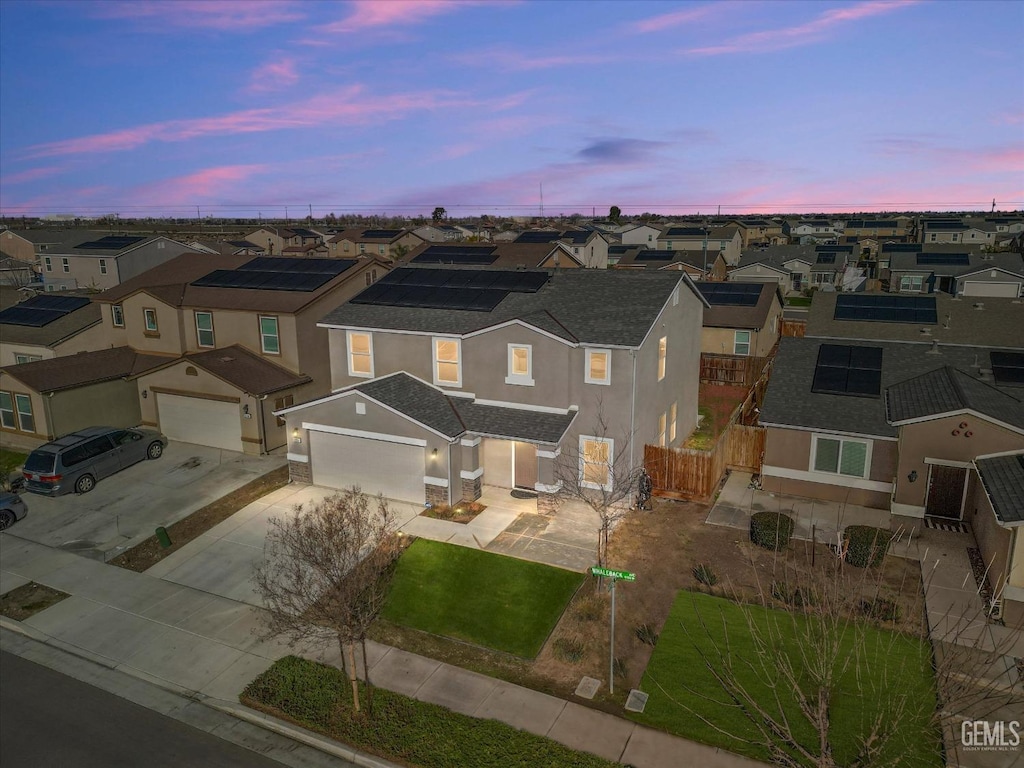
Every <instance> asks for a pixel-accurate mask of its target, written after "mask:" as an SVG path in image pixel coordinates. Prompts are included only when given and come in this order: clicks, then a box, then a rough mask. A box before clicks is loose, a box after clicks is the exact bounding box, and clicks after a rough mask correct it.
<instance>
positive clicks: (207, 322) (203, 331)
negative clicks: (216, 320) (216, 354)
mask: <svg viewBox="0 0 1024 768" xmlns="http://www.w3.org/2000/svg"><path fill="white" fill-rule="evenodd" d="M196 341H197V342H198V343H199V346H200V347H212V346H215V345H214V343H213V313H212V312H196Z"/></svg>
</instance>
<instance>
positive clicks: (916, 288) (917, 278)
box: [900, 275, 924, 293]
mask: <svg viewBox="0 0 1024 768" xmlns="http://www.w3.org/2000/svg"><path fill="white" fill-rule="evenodd" d="M923 284H924V278H923V277H922V276H921V275H903V276H902V277H900V292H901V293H907V292H912V293H920V292H921V286H922V285H923Z"/></svg>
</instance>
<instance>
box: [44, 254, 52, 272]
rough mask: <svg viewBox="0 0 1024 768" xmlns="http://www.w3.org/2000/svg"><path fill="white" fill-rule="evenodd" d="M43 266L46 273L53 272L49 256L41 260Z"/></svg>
mask: <svg viewBox="0 0 1024 768" xmlns="http://www.w3.org/2000/svg"><path fill="white" fill-rule="evenodd" d="M43 264H45V265H46V271H47V272H53V259H51V258H50V257H49V256H46V257H44V258H43Z"/></svg>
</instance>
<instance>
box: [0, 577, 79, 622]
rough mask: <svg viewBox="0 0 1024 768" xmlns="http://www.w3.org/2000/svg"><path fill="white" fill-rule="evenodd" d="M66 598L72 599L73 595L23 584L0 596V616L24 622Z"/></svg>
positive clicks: (31, 584) (37, 585)
mask: <svg viewBox="0 0 1024 768" xmlns="http://www.w3.org/2000/svg"><path fill="white" fill-rule="evenodd" d="M66 597H71V595H69V594H68V593H67V592H61V591H60V590H59V589H53V588H52V587H47V586H45V585H43V584H36V583H35V582H34V581H30V582H29V583H28V584H22V585H21V586H20V587H17V588H15V589H12V590H11V591H10V592H7V593H6V594H3V595H0V616H6V617H7V618H9V619H14V620H15V621H24V620H25V619H27V618H29V617H30V616H34V615H35V614H37V613H39V612H40V611H42V610H45V609H47V608H49V607H50V606H51V605H56V604H57V603H59V602H60V601H61V600H63V599H64V598H66Z"/></svg>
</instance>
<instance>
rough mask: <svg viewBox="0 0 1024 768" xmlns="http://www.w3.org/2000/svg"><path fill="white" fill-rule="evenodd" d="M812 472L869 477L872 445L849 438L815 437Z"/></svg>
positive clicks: (813, 441)
mask: <svg viewBox="0 0 1024 768" xmlns="http://www.w3.org/2000/svg"><path fill="white" fill-rule="evenodd" d="M811 442H812V445H811V470H812V471H814V472H827V473H829V474H833V475H846V476H847V477H867V476H868V472H869V470H870V468H871V443H870V442H869V441H867V440H856V439H853V438H847V437H825V436H824V435H814V436H813V437H812V441H811Z"/></svg>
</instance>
